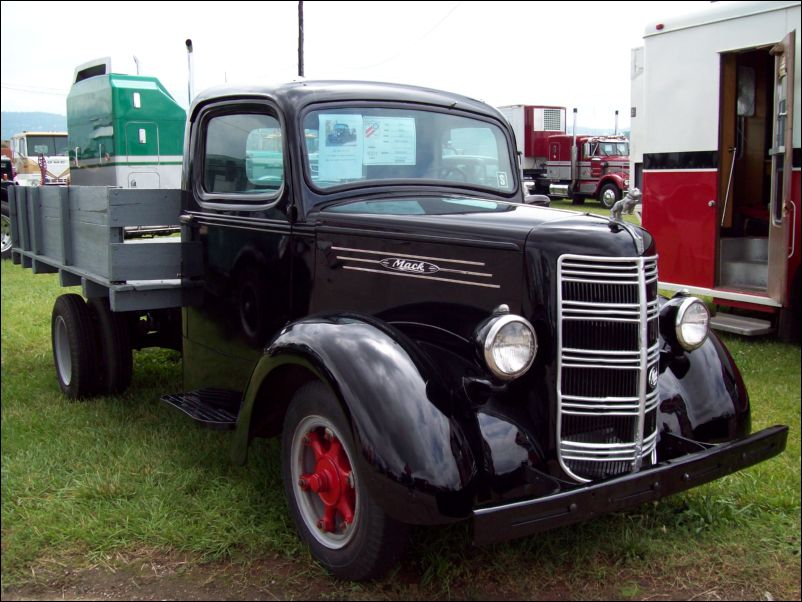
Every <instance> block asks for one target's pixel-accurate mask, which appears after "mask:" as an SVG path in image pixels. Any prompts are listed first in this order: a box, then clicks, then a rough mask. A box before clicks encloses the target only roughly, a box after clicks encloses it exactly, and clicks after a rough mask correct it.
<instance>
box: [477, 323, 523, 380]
mask: <svg viewBox="0 0 802 602" xmlns="http://www.w3.org/2000/svg"><path fill="white" fill-rule="evenodd" d="M510 324H518V325H520V326H522V327H523V328H524V329H525V330H526V331H527V332H528V333H529V336H530V337H531V345H530V349H531V353H530V355H529V358H528V359H527V361H526V362H525V363H524V365H523V366H521V368H519V369H518V370H515V371H513V372H506V371H504V370H503V369H502V368H501V367H500V366H499V364H498V362H497V361H496V358H495V355H494V353H493V352H494V349H495V346H496V345H497V344H498V337H499V334H501V332H502V331H503V330H504V328H506V327H507V326H509V325H510ZM475 338H476V343H477V346H478V348H479V352H480V355H481V357H482V359H483V360H484V363H485V365H486V366H487V368H488V370H490V372H491V373H492V374H493V376H495V377H496V378H498V379H499V380H504V381H510V380H514V379H516V378H518V377H520V376H522V375H523V374H525V373H526V372H527V370H529V368H531V367H532V364H533V363H534V361H535V357H537V350H538V343H537V334H536V333H535V329H534V327H533V326H532V324H531V323H530V322H529V320H527V319H526V318H523V317H521V316H518V315H514V314H504V315H500V316H499V315H496V316H494V317H492V318H490V319H489V320H487V321H486V322H484V323H483V324H482V325H481V326H480V327H479V328H478V330H477V333H476V337H475Z"/></svg>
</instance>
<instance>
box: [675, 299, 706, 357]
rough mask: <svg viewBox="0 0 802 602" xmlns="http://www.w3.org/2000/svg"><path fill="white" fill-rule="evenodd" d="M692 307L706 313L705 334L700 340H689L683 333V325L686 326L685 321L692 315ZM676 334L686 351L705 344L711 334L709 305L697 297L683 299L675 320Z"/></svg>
mask: <svg viewBox="0 0 802 602" xmlns="http://www.w3.org/2000/svg"><path fill="white" fill-rule="evenodd" d="M692 308H693V309H694V311H696V310H697V309H701V310H702V312H703V313H704V334H703V335H702V336H701V338H700V339H699V340H689V339H688V338H687V337H686V336H685V334H684V333H683V326H686V323H685V322H686V319H687V318H688V317H689V316H690V314H689V311H690V310H691V309H692ZM674 334H675V335H676V337H677V342H678V343H679V344H680V345H681V346H682V348H683V349H685V350H686V351H693V350H694V349H699V347H701V346H702V345H704V343H705V341H706V340H707V337H708V335H709V334H710V312H709V311H708V310H707V306H706V305H705V304H704V303H703V302H702V300H701V299H698V298H696V297H686V298H684V299H683V300H682V302H681V303H680V305H679V307H678V308H677V315H676V318H675V320H674Z"/></svg>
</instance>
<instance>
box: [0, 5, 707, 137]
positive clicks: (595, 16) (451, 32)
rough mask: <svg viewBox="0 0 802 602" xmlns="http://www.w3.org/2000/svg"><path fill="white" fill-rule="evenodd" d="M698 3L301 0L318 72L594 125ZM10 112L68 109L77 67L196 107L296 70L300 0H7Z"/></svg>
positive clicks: (5, 105)
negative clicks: (650, 44)
mask: <svg viewBox="0 0 802 602" xmlns="http://www.w3.org/2000/svg"><path fill="white" fill-rule="evenodd" d="M709 5H710V3H709V2H706V1H701V0H700V1H691V2H501V1H496V2H456V1H448V2H434V1H432V2H336V1H335V2H310V1H306V2H304V25H305V27H304V35H305V71H306V77H307V78H310V79H323V78H332V79H360V80H372V81H391V82H401V83H408V84H417V85H423V86H429V87H433V88H440V89H443V90H448V91H452V92H460V93H463V94H466V95H468V96H472V97H474V98H479V99H481V100H484V101H485V102H488V103H490V104H492V105H495V106H500V105H504V104H554V105H560V106H566V107H569V111H570V108H571V107H578V109H579V122H580V124H581V125H583V126H586V127H609V128H612V127H613V122H614V111H615V110H616V109H618V110H619V112H620V122H619V125H620V127H621V128H626V127H628V125H629V107H630V93H629V84H630V78H629V73H630V51H631V49H632V48H634V47H636V46H640V45H641V44H642V42H641V36H642V33H643V31H644V29H645V27H646V25H647V24H648V23H650V22H654V21H659V20H662V19H666V18H670V17H672V16H676V15H678V14H685V13H688V12H694V11H696V10H700V9H704V8H705V7H707V6H709ZM0 10H1V11H2V14H0V33H2V54H1V58H2V66H1V70H0V74H2V78H1V79H2V95H0V101H1V103H0V104H2V110H3V111H46V112H51V113H60V114H65V113H66V108H65V100H66V95H67V92H68V91H69V86H70V83H71V78H72V76H73V71H74V69H75V67H76V66H77V65H79V64H81V63H84V62H86V61H89V60H92V59H95V58H100V57H103V56H111V57H112V70H113V71H114V72H117V73H131V74H133V73H136V67H135V64H134V61H133V58H132V57H133V56H134V55H136V56H137V57H138V58H139V61H140V65H141V74H142V75H152V76H155V77H158V78H159V79H160V80H161V81H162V83H163V84H164V85H165V86H166V87H167V89H168V90H169V91H170V93H171V94H172V95H173V96H174V97H175V98H176V100H178V102H179V103H180V104H182V106H185V107H186V105H187V55H186V49H185V46H184V40H185V39H186V38H191V39H192V40H193V43H194V48H195V53H194V54H195V56H194V59H195V91H196V92H199V91H200V90H202V89H203V88H206V87H208V86H212V85H216V84H220V83H224V82H225V81H226V80H227V81H228V82H229V83H279V82H283V81H288V80H291V79H293V78H294V77H295V76H296V74H297V57H298V50H297V18H298V3H297V2H295V1H287V2H234V1H227V2H198V1H196V2H166V1H164V2H76V1H71V2H34V3H31V2H30V1H27V2H5V1H4V2H2V4H0Z"/></svg>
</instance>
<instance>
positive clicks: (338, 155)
mask: <svg viewBox="0 0 802 602" xmlns="http://www.w3.org/2000/svg"><path fill="white" fill-rule="evenodd" d="M319 128H320V129H319V132H320V147H319V150H318V170H319V175H318V177H319V178H320V179H321V180H325V181H329V182H331V181H341V180H354V179H360V178H362V154H363V140H364V138H363V136H362V115H343V114H336V115H335V114H330V115H326V114H321V115H320V116H319Z"/></svg>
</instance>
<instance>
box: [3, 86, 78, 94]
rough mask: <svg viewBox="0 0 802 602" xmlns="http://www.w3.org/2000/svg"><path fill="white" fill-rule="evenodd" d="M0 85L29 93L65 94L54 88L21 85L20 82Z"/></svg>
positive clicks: (7, 88)
mask: <svg viewBox="0 0 802 602" xmlns="http://www.w3.org/2000/svg"><path fill="white" fill-rule="evenodd" d="M0 87H2V88H4V89H6V90H15V91H16V92H27V93H29V94H48V95H50V96H67V93H66V92H59V91H57V89H56V88H37V87H34V86H23V85H20V84H3V83H0Z"/></svg>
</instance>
